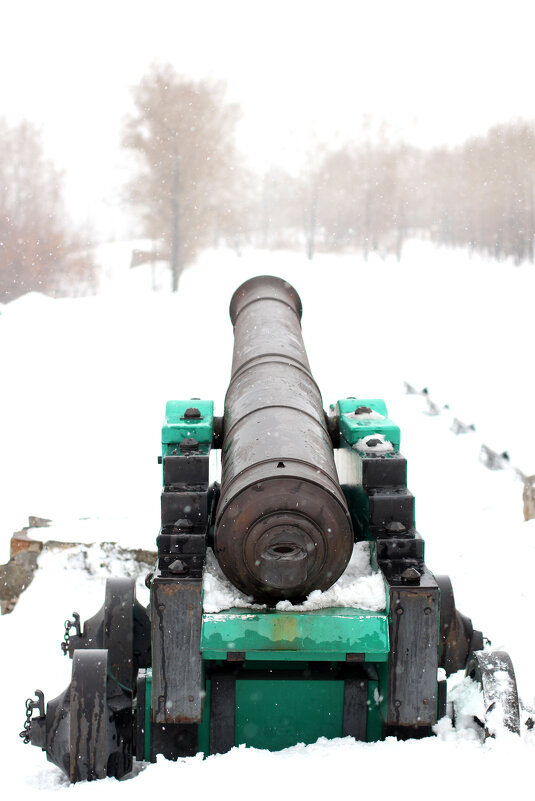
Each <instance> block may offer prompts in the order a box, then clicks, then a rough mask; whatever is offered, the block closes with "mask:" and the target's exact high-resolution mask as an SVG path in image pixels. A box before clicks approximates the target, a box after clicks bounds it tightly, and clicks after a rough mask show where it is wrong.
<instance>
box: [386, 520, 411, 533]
mask: <svg viewBox="0 0 535 801" xmlns="http://www.w3.org/2000/svg"><path fill="white" fill-rule="evenodd" d="M385 529H386V530H387V531H389V532H390V533H391V534H400V533H401V532H402V531H406V527H405V526H404V525H403V523H400V522H399V521H398V520H391V521H390V523H387V524H386V526H385Z"/></svg>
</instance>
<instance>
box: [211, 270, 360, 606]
mask: <svg viewBox="0 0 535 801" xmlns="http://www.w3.org/2000/svg"><path fill="white" fill-rule="evenodd" d="M301 312H302V307H301V300H300V298H299V295H298V294H297V292H296V291H295V289H294V288H293V287H291V286H290V285H289V284H288V283H287V282H286V281H283V280H282V279H280V278H275V277H273V276H259V277H257V278H252V279H251V280H250V281H246V282H245V283H244V284H242V286H240V287H239V288H238V289H237V290H236V292H235V293H234V295H233V297H232V300H231V303H230V317H231V320H232V323H233V325H234V357H233V362H232V376H231V380H230V385H229V388H228V391H227V395H226V398H225V415H224V441H223V451H222V454H223V455H222V484H221V495H220V500H219V504H218V508H217V515H216V527H215V538H214V550H215V553H216V556H217V559H218V561H219V564H220V565H221V567H222V569H223V571H224V572H225V574H226V575H227V577H228V578H229V579H230V581H231V582H232V583H233V584H234V585H235V586H236V587H238V588H239V589H240V590H242V591H243V592H244V593H246V594H247V595H250V596H252V597H253V598H254V599H256V600H259V601H265V602H266V601H267V602H268V603H269V602H276V601H278V600H280V599H293V600H298V599H302V598H304V597H305V596H307V595H308V594H309V593H310V592H312V590H316V589H319V590H326V589H328V587H330V586H331V584H333V583H334V582H335V581H336V580H337V579H338V578H339V576H340V575H341V573H342V572H343V571H344V569H345V567H346V565H347V563H348V561H349V558H350V556H351V551H352V547H353V533H352V529H351V522H350V518H349V512H348V509H347V505H346V502H345V498H344V495H343V493H342V490H341V489H340V486H339V484H338V478H337V475H336V468H335V466H334V458H333V449H332V444H331V440H330V438H329V435H328V432H327V428H326V424H325V417H324V413H323V403H322V399H321V394H320V391H319V389H318V387H317V385H316V382H315V381H314V378H313V377H312V373H311V372H310V366H309V364H308V359H307V355H306V351H305V346H304V344H303V338H302V335H301V322H300V321H301Z"/></svg>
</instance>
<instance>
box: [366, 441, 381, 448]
mask: <svg viewBox="0 0 535 801" xmlns="http://www.w3.org/2000/svg"><path fill="white" fill-rule="evenodd" d="M366 445H367V446H368V448H375V447H376V446H377V445H381V440H380V439H369V440H368V441H367V442H366Z"/></svg>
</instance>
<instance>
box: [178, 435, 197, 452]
mask: <svg viewBox="0 0 535 801" xmlns="http://www.w3.org/2000/svg"><path fill="white" fill-rule="evenodd" d="M178 447H179V450H180V453H191V452H192V451H198V450H199V443H198V442H197V440H196V439H193V437H186V438H185V439H183V440H182V442H181V443H180V445H179V446H178Z"/></svg>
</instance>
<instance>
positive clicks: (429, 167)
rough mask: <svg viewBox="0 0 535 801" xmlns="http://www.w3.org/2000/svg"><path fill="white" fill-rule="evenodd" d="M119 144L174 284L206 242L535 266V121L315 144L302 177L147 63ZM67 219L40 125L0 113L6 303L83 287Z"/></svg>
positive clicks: (89, 276)
mask: <svg viewBox="0 0 535 801" xmlns="http://www.w3.org/2000/svg"><path fill="white" fill-rule="evenodd" d="M133 100H134V104H133V109H134V110H133V113H132V114H131V115H130V117H129V118H128V119H127V120H126V121H125V127H124V132H123V145H124V147H125V148H127V149H128V150H129V151H130V153H131V156H132V164H131V178H130V180H129V181H128V183H127V185H126V186H125V190H124V200H125V201H126V202H127V203H128V204H129V205H130V207H131V209H132V211H133V212H134V213H135V215H136V220H137V223H136V227H135V229H134V228H133V230H132V236H133V237H134V238H140V237H147V238H149V239H151V240H152V241H153V242H154V247H153V252H154V253H158V254H159V258H161V259H164V260H167V261H168V263H169V267H170V271H171V275H172V281H171V286H172V288H173V289H175V290H176V289H177V288H178V285H179V279H180V274H181V272H182V270H183V269H184V268H185V267H186V266H187V265H188V264H191V263H192V262H193V261H194V260H195V258H196V257H197V255H198V254H199V253H200V252H201V251H202V250H203V249H205V248H207V247H210V246H217V245H218V244H221V243H226V244H229V245H231V246H232V247H235V248H236V249H237V250H239V249H240V248H242V247H243V246H244V245H247V244H253V245H256V246H259V247H264V248H294V249H295V248H304V249H305V251H306V253H307V255H308V257H309V258H312V257H313V256H314V254H315V253H316V252H317V251H323V252H343V251H360V252H362V253H363V254H364V256H365V257H367V256H368V254H369V253H370V252H372V251H373V252H379V253H381V254H387V253H395V254H397V256H398V258H399V257H400V256H401V252H402V248H403V243H404V241H405V240H406V239H407V237H409V236H425V237H427V238H431V239H433V240H434V241H436V242H439V243H443V244H445V245H450V246H463V247H469V248H471V249H473V250H475V251H478V252H480V253H482V254H484V255H486V256H489V257H492V258H496V259H505V258H512V259H513V260H514V262H515V263H517V264H519V263H521V262H523V261H526V260H529V261H531V262H533V258H534V245H533V240H534V236H535V219H534V217H535V214H534V205H535V201H534V196H533V192H534V189H533V184H534V180H535V123H532V122H526V121H516V122H511V123H508V124H503V125H498V126H496V127H494V128H492V129H491V130H489V131H488V133H487V134H486V135H484V136H479V137H475V138H473V139H470V140H468V141H467V142H465V143H464V144H462V145H459V146H457V147H453V148H451V147H439V148H435V149H433V150H423V149H419V148H416V147H413V146H410V145H408V144H404V143H399V142H392V141H389V140H388V138H387V137H386V136H385V135H384V134H383V135H378V136H375V137H371V136H369V135H368V136H365V135H362V136H360V137H359V138H358V140H356V141H353V142H348V143H346V144H344V145H342V146H338V147H336V148H333V147H327V146H322V147H317V148H316V149H315V151H314V152H313V153H311V154H310V155H309V158H308V159H307V162H306V166H305V168H303V169H302V170H301V172H300V173H299V174H292V173H289V172H284V171H283V170H280V169H272V170H271V171H269V172H268V173H267V174H266V175H263V176H259V175H256V174H254V173H253V172H251V171H250V170H248V169H246V167H245V166H244V161H243V158H242V156H241V155H240V153H239V152H238V149H237V147H236V142H235V129H236V125H237V122H238V119H239V117H240V109H239V107H238V106H237V105H235V104H229V103H227V102H226V100H225V87H224V86H223V85H222V84H220V83H214V82H211V81H193V80H192V79H189V78H185V77H183V76H180V75H178V74H177V73H176V72H175V70H174V68H173V67H172V66H170V65H161V66H158V65H155V66H153V67H152V68H151V69H150V70H149V72H148V73H147V75H145V76H144V77H143V78H142V80H141V81H140V83H139V85H138V86H137V87H135V88H134V97H133ZM84 239H85V241H86V242H87V236H86V237H83V236H82V235H81V234H80V232H79V231H76V230H75V229H74V228H73V226H72V225H71V224H70V223H69V220H68V215H67V213H66V210H65V208H64V201H63V188H62V175H61V173H60V172H59V171H58V170H57V169H56V168H55V166H54V165H53V164H51V163H50V162H49V161H48V159H47V158H46V157H45V155H44V151H43V146H42V136H41V133H40V132H39V131H38V130H37V129H36V128H35V127H34V126H32V125H31V123H27V122H23V123H20V124H19V125H16V126H14V127H11V126H9V125H8V124H7V123H6V122H5V121H3V120H1V119H0V303H1V302H6V301H9V300H12V299H13V298H16V297H18V296H19V295H22V294H24V293H25V292H28V291H30V290H39V291H44V292H49V293H51V294H65V293H67V292H69V293H73V292H74V293H78V292H80V291H87V290H88V289H90V288H91V286H92V284H93V283H94V281H95V271H94V266H93V263H92V260H91V255H90V249H89V248H88V247H87V246H86V247H84Z"/></svg>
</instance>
